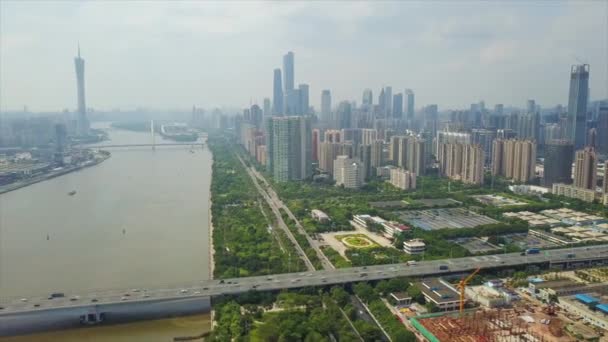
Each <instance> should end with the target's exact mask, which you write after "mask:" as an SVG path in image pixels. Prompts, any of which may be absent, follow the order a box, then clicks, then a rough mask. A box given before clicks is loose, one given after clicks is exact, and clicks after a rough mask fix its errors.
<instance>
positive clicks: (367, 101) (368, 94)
mask: <svg viewBox="0 0 608 342" xmlns="http://www.w3.org/2000/svg"><path fill="white" fill-rule="evenodd" d="M361 104H362V105H363V106H367V107H371V106H372V105H373V104H374V98H373V95H372V90H371V89H365V90H363V99H362V101H361Z"/></svg>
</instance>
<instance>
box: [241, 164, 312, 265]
mask: <svg viewBox="0 0 608 342" xmlns="http://www.w3.org/2000/svg"><path fill="white" fill-rule="evenodd" d="M235 155H236V157H237V158H238V159H239V161H240V162H241V164H243V167H244V168H245V170H247V174H248V175H249V177H251V181H252V182H253V184H254V185H255V187H256V189H258V192H259V193H260V195H262V197H263V198H264V200H266V203H268V206H269V207H270V209H271V210H272V212H273V213H274V215H275V216H276V221H277V224H278V226H279V228H281V229H283V231H285V234H287V237H288V238H289V240H290V241H291V243H293V245H294V246H295V248H296V250H297V251H298V254H299V257H300V258H301V259H302V261H304V264H305V265H306V269H307V270H309V271H314V270H315V266H314V265H313V264H312V262H311V261H310V259H308V256H307V255H306V253H305V252H304V250H303V249H302V246H300V244H299V243H298V240H296V238H295V236H293V233H292V232H291V230H289V227H287V224H285V221H283V216H282V215H281V211H280V210H279V207H277V205H276V203H275V201H273V200H272V199H271V198H270V196H269V195H268V193H267V192H266V191H265V190H264V189H263V188H262V187H261V186H260V184H259V183H258V178H257V177H256V176H255V174H254V172H255V169H253V168H250V167H248V166H247V164H245V162H244V161H243V159H242V158H241V156H240V155H238V153H235Z"/></svg>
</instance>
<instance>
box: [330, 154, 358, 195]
mask: <svg viewBox="0 0 608 342" xmlns="http://www.w3.org/2000/svg"><path fill="white" fill-rule="evenodd" d="M333 177H334V180H335V181H336V186H344V187H345V188H349V189H358V188H360V187H361V186H362V185H363V179H364V170H363V165H362V164H361V161H359V159H357V158H349V157H348V156H345V155H341V156H338V157H337V158H336V160H335V161H334V173H333Z"/></svg>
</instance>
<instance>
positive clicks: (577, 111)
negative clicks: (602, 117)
mask: <svg viewBox="0 0 608 342" xmlns="http://www.w3.org/2000/svg"><path fill="white" fill-rule="evenodd" d="M588 100H589V64H582V65H573V66H572V67H571V69H570V94H569V96H568V119H569V120H568V121H569V124H570V125H571V127H570V131H571V133H570V134H571V135H570V140H571V141H573V142H574V149H576V150H579V149H581V148H583V146H585V138H586V136H587V129H586V127H587V101H588Z"/></svg>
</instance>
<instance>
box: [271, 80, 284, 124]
mask: <svg viewBox="0 0 608 342" xmlns="http://www.w3.org/2000/svg"><path fill="white" fill-rule="evenodd" d="M272 90H273V92H272V114H273V115H275V116H280V115H283V83H282V80H281V69H278V68H277V69H274V80H273V85H272Z"/></svg>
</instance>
